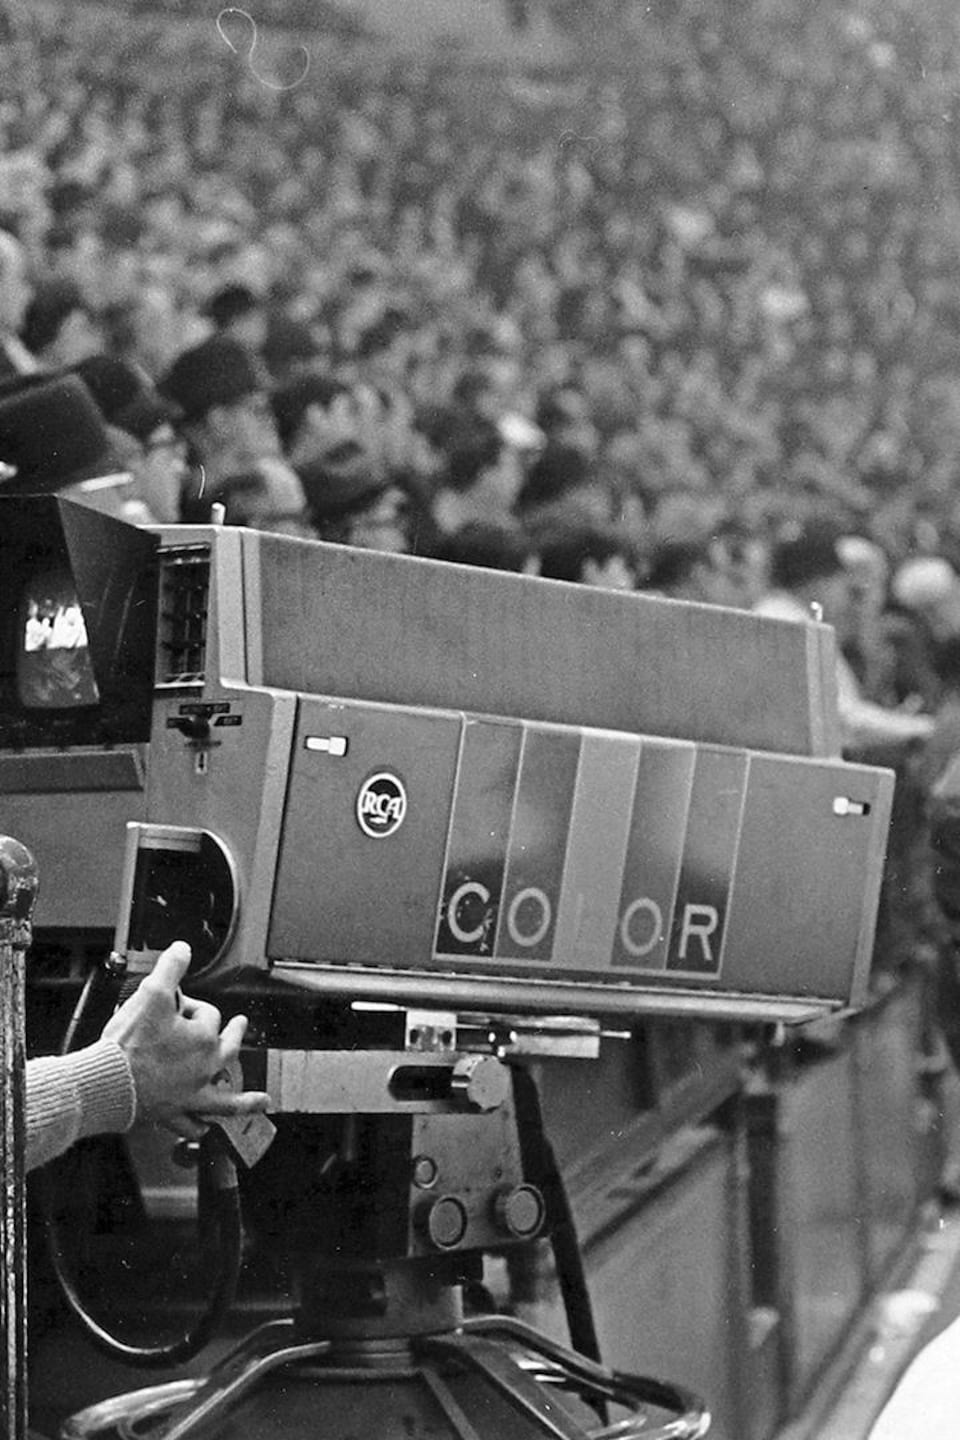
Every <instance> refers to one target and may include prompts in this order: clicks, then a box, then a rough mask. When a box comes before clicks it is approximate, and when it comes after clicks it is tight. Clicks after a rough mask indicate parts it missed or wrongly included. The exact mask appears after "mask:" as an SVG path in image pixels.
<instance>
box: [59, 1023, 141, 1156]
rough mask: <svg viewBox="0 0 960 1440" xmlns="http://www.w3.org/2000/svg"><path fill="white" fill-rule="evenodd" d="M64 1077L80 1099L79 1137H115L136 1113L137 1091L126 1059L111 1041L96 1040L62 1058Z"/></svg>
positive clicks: (130, 1121) (126, 1127)
mask: <svg viewBox="0 0 960 1440" xmlns="http://www.w3.org/2000/svg"><path fill="white" fill-rule="evenodd" d="M63 1058H64V1062H65V1065H66V1067H67V1072H66V1073H67V1076H68V1077H69V1079H70V1080H72V1082H73V1084H74V1085H76V1087H77V1094H78V1096H79V1098H80V1115H81V1119H80V1134H81V1135H107V1134H111V1135H117V1134H121V1133H122V1132H123V1131H125V1130H129V1129H130V1127H131V1125H132V1124H133V1121H134V1118H135V1116H136V1113H137V1091H136V1087H135V1085H134V1083H133V1073H132V1071H131V1069H130V1063H129V1061H128V1060H127V1057H126V1055H125V1054H124V1052H123V1050H121V1048H120V1046H119V1045H118V1044H117V1042H116V1041H115V1040H98V1041H97V1042H96V1044H94V1045H90V1046H88V1047H87V1048H86V1049H84V1050H77V1051H74V1052H73V1054H70V1055H65V1056H64V1057H63Z"/></svg>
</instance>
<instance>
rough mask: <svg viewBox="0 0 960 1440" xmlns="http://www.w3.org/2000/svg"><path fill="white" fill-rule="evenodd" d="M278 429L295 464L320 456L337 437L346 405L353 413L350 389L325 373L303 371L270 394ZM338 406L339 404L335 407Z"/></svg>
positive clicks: (340, 436) (286, 450)
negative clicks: (341, 415)
mask: <svg viewBox="0 0 960 1440" xmlns="http://www.w3.org/2000/svg"><path fill="white" fill-rule="evenodd" d="M270 403H271V405H272V406H273V413H274V417H275V419H276V422H277V433H278V434H279V436H280V444H281V445H282V446H283V451H284V454H285V455H288V456H289V457H290V459H291V460H292V461H293V463H294V464H301V463H303V464H307V463H309V462H310V461H312V460H316V459H319V458H320V457H321V456H322V455H324V454H325V453H326V451H327V450H328V449H329V448H330V445H331V443H333V442H334V441H335V440H336V439H342V438H343V436H342V435H341V434H340V431H341V430H342V429H343V424H344V423H345V417H344V421H343V422H341V420H340V414H341V412H342V411H344V410H345V409H348V410H350V412H351V413H352V408H353V407H352V403H351V396H350V391H349V389H348V387H347V386H346V385H343V384H341V382H340V381H339V380H332V379H330V378H329V377H328V376H326V375H319V374H312V373H308V374H303V375H298V376H297V377H296V378H295V379H293V380H290V381H288V382H287V383H286V384H285V385H281V386H280V387H279V388H278V389H276V390H274V391H273V394H272V395H271V397H270ZM334 407H337V408H334Z"/></svg>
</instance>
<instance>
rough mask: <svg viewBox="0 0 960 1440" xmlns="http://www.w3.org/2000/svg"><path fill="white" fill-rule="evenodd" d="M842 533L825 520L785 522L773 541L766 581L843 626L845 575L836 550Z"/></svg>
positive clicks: (846, 593)
mask: <svg viewBox="0 0 960 1440" xmlns="http://www.w3.org/2000/svg"><path fill="white" fill-rule="evenodd" d="M842 538H843V534H842V532H841V531H840V530H839V529H838V528H837V526H835V525H833V524H831V523H830V522H829V521H825V520H811V521H808V522H807V523H806V524H803V523H796V524H791V523H788V524H787V525H785V526H784V528H783V530H782V531H781V533H780V535H779V536H778V537H777V539H776V540H775V541H774V544H773V550H772V553H771V556H770V583H771V585H772V586H773V588H774V589H775V590H785V591H787V592H788V594H791V595H793V596H795V597H796V599H798V600H800V601H801V602H802V603H804V604H807V605H811V604H816V605H819V606H820V607H821V608H822V611H823V618H824V620H825V621H826V622H827V623H828V624H829V625H835V626H837V627H838V628H839V629H844V630H845V629H846V625H847V620H848V612H849V607H850V589H849V575H848V572H847V570H846V568H845V566H844V563H843V558H842V554H841V549H840V541H841V540H842Z"/></svg>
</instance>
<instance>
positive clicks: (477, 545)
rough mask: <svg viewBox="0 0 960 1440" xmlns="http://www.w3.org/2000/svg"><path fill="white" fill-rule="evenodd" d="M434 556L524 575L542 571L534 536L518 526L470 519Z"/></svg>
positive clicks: (438, 547)
mask: <svg viewBox="0 0 960 1440" xmlns="http://www.w3.org/2000/svg"><path fill="white" fill-rule="evenodd" d="M434 559H436V560H446V561H447V562H448V563H450V564H453V565H477V566H480V567H481V568H482V569H486V570H513V571H516V572H519V573H522V574H524V575H538V574H539V573H540V557H539V554H538V551H537V549H536V547H535V546H534V544H533V541H532V540H531V539H530V537H529V536H528V535H527V534H526V533H525V532H524V531H523V530H521V529H520V528H519V527H518V526H516V525H496V524H490V523H487V522H485V521H483V520H470V521H468V522H467V524H466V525H461V527H460V529H459V530H456V531H454V533H453V534H452V535H448V536H446V537H445V538H444V539H443V540H442V541H441V542H440V544H439V545H438V546H437V548H436V550H435V551H434Z"/></svg>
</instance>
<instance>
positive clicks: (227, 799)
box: [0, 496, 893, 1020]
mask: <svg viewBox="0 0 960 1440" xmlns="http://www.w3.org/2000/svg"><path fill="white" fill-rule="evenodd" d="M0 613H2V614H3V616H4V619H3V626H4V629H3V631H2V634H0V806H2V813H3V828H4V829H5V830H6V831H7V832H8V833H11V834H15V835H17V836H18V838H20V839H21V840H22V841H23V842H24V843H26V844H27V845H28V846H29V847H30V848H31V849H32V850H33V852H34V854H35V855H36V857H37V860H38V864H39V868H40V874H41V879H42V886H41V891H40V897H39V901H38V906H37V912H36V917H35V924H36V928H37V929H38V931H40V932H44V931H47V932H50V933H56V932H59V931H70V932H76V931H78V930H84V929H102V928H103V927H105V926H109V927H112V926H114V925H115V927H116V933H115V943H116V947H117V949H118V950H119V951H121V952H122V953H123V954H124V955H126V957H127V959H128V961H129V962H130V963H131V964H132V965H133V967H134V968H138V967H142V968H145V967H146V966H147V965H149V964H150V963H151V961H152V959H153V957H154V956H155V955H156V954H157V953H158V951H159V950H160V949H162V948H163V947H164V945H166V944H167V943H168V942H169V941H170V940H171V939H173V938H175V937H180V938H184V939H187V940H189V941H190V943H191V945H192V947H193V954H194V962H193V963H194V969H195V974H196V977H197V978H198V979H199V978H202V979H203V981H204V982H205V983H209V984H211V985H213V986H216V985H220V984H229V985H232V986H236V985H238V984H239V985H242V984H243V983H244V982H245V978H251V977H254V976H256V975H258V974H260V975H262V974H263V973H265V972H269V973H270V974H271V975H273V976H274V977H275V978H280V979H289V980H291V981H292V982H294V983H296V984H297V985H298V986H306V987H308V988H310V989H313V990H315V991H318V992H321V993H323V994H326V995H329V996H330V997H332V998H337V999H342V1000H346V1001H359V1000H363V1001H389V1002H395V1003H399V1004H406V1005H415V1006H418V1007H421V1008H422V1007H425V1006H431V1005H433V1006H438V1007H443V1008H446V1009H448V1010H454V1011H455V1010H470V1011H483V1012H488V1013H496V1012H498V1011H509V1012H518V1013H523V1012H529V1013H532V1014H537V1015H542V1016H551V1015H558V1014H577V1015H603V1014H614V1013H619V1014H631V1013H638V1012H640V1013H652V1014H656V1013H663V1014H686V1015H697V1016H706V1017H711V1018H716V1019H731V1018H737V1019H785V1020H793V1019H804V1018H808V1017H809V1016H812V1015H815V1014H819V1013H824V1012H826V1011H830V1010H838V1009H843V1008H847V1007H849V1006H856V1005H857V1004H859V1003H860V1002H861V1001H862V999H863V998H864V994H865V986H866V982H867V976H868V972H869V966H870V956H871V947H872V940H873V930H874V924H875V918H876V910H877V901H878V895H879V887H880V880H881V873H882V867H883V859H884V847H885V841H886V832H887V826H888V822H889V813H890V805H891V799H892V790H893V779H892V775H891V774H890V772H888V771H886V770H883V769H880V768H877V767H872V766H865V765H853V764H849V763H846V762H844V761H843V760H842V759H841V757H840V754H839V745H838V738H837V737H838V727H837V718H836V695H835V680H834V650H833V644H834V640H833V634H832V631H830V630H829V628H828V627H825V626H823V625H820V624H817V623H815V622H813V621H811V622H810V623H809V624H807V625H798V624H795V623H790V622H782V621H771V620H761V619H759V618H757V617H754V616H751V615H749V614H746V613H743V612H739V611H733V610H724V609H721V608H717V607H707V606H698V605H690V604H683V603H680V602H674V601H668V600H660V599H655V598H652V597H647V596H643V595H637V594H623V593H617V592H605V591H599V590H591V589H588V588H585V587H579V586H572V585H566V584H563V583H561V582H553V581H546V580H539V579H533V578H530V577H526V576H519V575H513V574H501V573H499V572H493V571H484V570H479V569H472V568H468V567H461V566H450V565H444V564H440V563H435V562H431V561H426V560H421V559H417V558H411V557H408V556H395V555H382V554H378V553H374V552H368V551H362V550H351V549H347V548H344V547H339V546H332V545H326V544H322V543H320V542H311V541H304V540H295V539H289V538H286V537H281V536H277V535H270V534H263V533H260V532H254V531H249V530H243V529H239V528H236V529H234V528H224V527H219V526H203V527H185V526H178V527H146V528H143V529H138V528H134V527H131V526H127V525H124V524H122V523H121V522H118V521H114V520H111V519H108V518H107V517H104V516H100V515H95V514H94V513H93V512H87V511H83V510H81V509H80V507H77V506H75V505H73V504H71V503H70V502H68V501H64V500H61V499H59V498H57V497H52V496H44V497H35V498H25V499H14V500H3V501H0Z"/></svg>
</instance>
